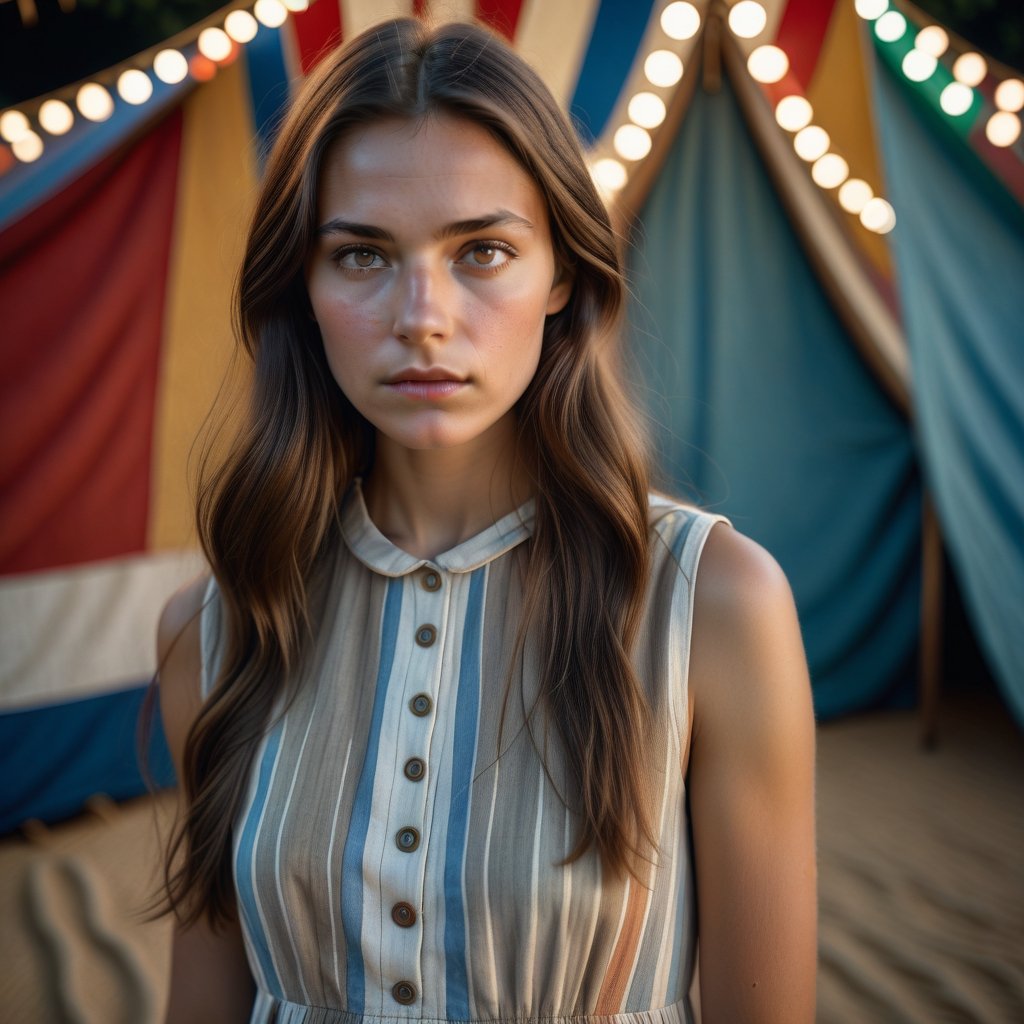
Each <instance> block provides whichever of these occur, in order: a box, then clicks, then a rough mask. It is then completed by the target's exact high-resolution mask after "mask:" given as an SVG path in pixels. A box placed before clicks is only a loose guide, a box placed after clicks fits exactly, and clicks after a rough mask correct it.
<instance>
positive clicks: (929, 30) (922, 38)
mask: <svg viewBox="0 0 1024 1024" xmlns="http://www.w3.org/2000/svg"><path fill="white" fill-rule="evenodd" d="M914 46H916V47H917V49H919V50H920V51H921V52H922V53H928V54H931V56H933V57H935V58H936V59H938V58H939V57H941V56H942V55H943V54H944V53H945V52H946V50H948V49H949V35H948V34H947V33H946V30H945V29H944V28H943V27H942V26H941V25H926V26H925V27H924V28H923V29H921V31H920V32H918V33H917V38H916V39H915V40H914Z"/></svg>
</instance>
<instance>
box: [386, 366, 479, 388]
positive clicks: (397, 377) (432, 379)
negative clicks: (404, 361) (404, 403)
mask: <svg viewBox="0 0 1024 1024" xmlns="http://www.w3.org/2000/svg"><path fill="white" fill-rule="evenodd" d="M412 382H416V383H428V384H441V383H455V384H464V383H465V378H464V377H460V376H459V375H458V374H457V373H455V372H453V371H452V370H446V369H445V368H444V367H443V366H430V367H428V368H427V369H425V370H421V369H419V368H417V367H415V366H410V367H409V368H408V369H405V370H399V371H398V373H396V374H393V375H392V376H391V377H389V378H388V380H387V383H388V384H407V383H412Z"/></svg>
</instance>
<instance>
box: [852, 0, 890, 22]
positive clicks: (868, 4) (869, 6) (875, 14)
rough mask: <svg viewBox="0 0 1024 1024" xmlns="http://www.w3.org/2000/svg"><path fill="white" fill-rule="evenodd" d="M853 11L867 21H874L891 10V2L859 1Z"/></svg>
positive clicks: (882, 0) (876, 0)
mask: <svg viewBox="0 0 1024 1024" xmlns="http://www.w3.org/2000/svg"><path fill="white" fill-rule="evenodd" d="M853 9H854V10H855V11H856V12H857V13H858V14H859V15H860V16H861V17H862V18H863V19H864V20H865V21H874V20H875V19H876V18H880V17H881V16H882V15H883V14H885V12H886V11H887V10H888V9H889V0H857V2H856V3H855V4H854V5H853Z"/></svg>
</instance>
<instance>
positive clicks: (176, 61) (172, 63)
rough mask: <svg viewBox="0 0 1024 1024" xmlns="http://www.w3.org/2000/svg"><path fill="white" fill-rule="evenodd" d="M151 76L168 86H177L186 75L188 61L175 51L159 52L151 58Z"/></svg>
mask: <svg viewBox="0 0 1024 1024" xmlns="http://www.w3.org/2000/svg"><path fill="white" fill-rule="evenodd" d="M153 74H155V75H156V77H157V78H159V79H160V81H161V82H166V83H167V84H168V85H177V84H178V82H181V81H183V80H184V78H185V76H186V75H187V74H188V61H187V60H185V55H184V54H182V53H179V52H178V51H177V50H161V51H160V52H159V53H158V54H157V55H156V56H155V57H154V58H153Z"/></svg>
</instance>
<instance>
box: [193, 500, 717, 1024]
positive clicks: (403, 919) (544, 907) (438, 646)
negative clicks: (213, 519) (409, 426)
mask: <svg viewBox="0 0 1024 1024" xmlns="http://www.w3.org/2000/svg"><path fill="white" fill-rule="evenodd" d="M650 519H651V523H652V530H653V532H654V536H655V543H654V544H653V546H652V547H653V554H652V559H653V571H652V573H651V579H650V585H649V586H650V591H649V599H648V602H647V611H646V614H645V618H644V621H643V624H642V626H641V630H640V635H639V641H638V645H637V652H638V653H637V654H636V656H635V664H636V668H637V671H638V673H639V677H640V679H641V681H642V682H643V684H644V685H645V687H646V689H647V693H648V696H649V699H650V702H651V706H652V708H653V711H654V722H655V723H656V728H655V729H654V731H653V734H652V735H651V736H650V742H649V746H648V749H649V752H650V754H651V758H650V761H649V765H650V767H649V771H648V779H647V781H648V783H649V785H650V786H651V787H652V789H653V791H654V792H655V793H656V795H657V799H656V801H655V803H654V804H653V809H654V815H655V821H654V824H655V827H656V831H657V834H658V836H659V837H660V838H659V850H658V853H657V856H656V857H655V860H654V864H653V865H652V867H651V870H650V874H649V877H648V878H647V879H646V882H647V885H646V886H644V885H639V884H637V883H636V882H635V881H632V880H629V879H628V878H617V877H612V876H610V875H609V874H608V873H606V872H602V869H601V864H600V860H599V858H598V857H597V855H596V854H595V853H594V852H593V851H591V852H589V853H588V854H586V855H584V857H583V858H582V859H581V860H578V861H576V862H574V863H573V864H571V865H569V866H566V867H558V866H556V863H557V862H558V861H560V860H561V859H562V858H563V857H564V856H565V855H566V854H567V853H568V852H569V850H570V849H571V848H572V845H573V837H574V833H575V821H574V816H573V814H572V813H571V812H570V811H569V810H567V807H566V802H565V801H563V799H562V796H561V795H560V794H567V795H568V799H569V803H570V804H572V803H573V796H572V794H571V792H570V791H569V787H568V785H567V779H568V773H567V771H566V767H565V765H564V763H563V761H562V759H561V757H560V753H559V747H558V743H557V741H556V739H555V738H554V737H551V736H549V737H547V738H546V737H545V735H544V729H543V726H542V724H541V723H542V717H541V716H534V717H533V718H532V720H531V721H530V724H527V722H526V718H527V716H526V711H527V710H528V709H529V708H530V707H531V705H532V703H533V700H534V698H535V696H536V693H537V678H538V673H537V671H536V665H535V654H536V652H535V651H533V650H531V648H530V646H529V644H528V645H527V650H526V652H525V657H524V658H523V659H522V665H521V667H520V668H519V669H517V671H516V673H515V676H514V678H513V685H512V690H511V693H512V697H511V698H510V699H509V701H508V703H507V706H506V709H505V722H504V730H503V733H502V735H501V741H500V749H499V722H500V718H501V713H502V707H503V695H504V692H505V689H504V687H505V683H506V680H507V676H508V672H507V666H508V662H509V656H510V651H511V650H512V647H513V644H514V640H515V630H516V625H517V619H518V612H519V609H520V607H521V603H520V602H521V590H520V581H521V579H522V573H523V570H524V567H525V564H526V561H525V560H526V551H527V545H526V544H524V541H526V540H527V538H528V537H529V533H530V523H531V505H530V504H529V503H528V504H527V505H524V506H523V507H522V508H520V509H519V510H517V511H516V512H513V513H511V514H510V515H508V516H505V517H504V518H503V519H501V520H499V521H498V522H497V523H495V524H494V525H493V526H491V527H490V528H488V529H487V530H485V531H484V532H483V533H481V534H479V535H477V536H476V537H473V538H471V539H470V540H467V541H465V542H464V543H462V544H460V545H458V546H457V547H455V548H453V549H452V550H450V551H448V552H446V553H445V554H443V555H439V556H438V557H437V558H434V559H432V560H424V559H421V558H416V557H414V556H412V555H410V554H408V553H406V552H404V551H402V550H400V549H399V548H397V547H395V546H394V545H393V544H392V543H391V542H390V541H389V540H387V538H385V537H384V536H383V535H382V534H381V533H380V532H379V531H378V530H377V529H376V527H375V526H374V525H373V523H372V522H371V521H370V519H369V517H368V515H367V513H366V507H365V504H364V502H363V498H362V494H361V491H360V489H359V486H358V483H357V484H356V485H354V486H353V488H352V490H351V491H350V493H349V495H348V496H347V498H346V501H345V504H344V506H343V509H342V534H343V537H344V543H343V544H339V545H338V552H337V555H336V558H337V565H336V567H335V571H334V572H333V574H332V575H331V577H330V579H331V582H330V584H329V586H328V587H327V588H326V593H325V596H324V597H323V602H322V605H321V608H322V615H321V617H320V620H319V621H320V628H319V629H318V630H317V631H316V637H315V641H314V642H313V644H312V645H311V646H312V649H311V651H310V654H309V656H308V657H307V658H306V659H305V661H304V668H303V669H302V670H301V671H302V675H301V678H300V680H299V686H298V692H297V696H296V698H295V699H294V701H293V702H292V703H291V704H290V706H289V707H288V709H287V712H286V713H285V714H284V715H283V716H279V717H278V718H277V720H276V721H274V722H273V723H272V725H271V727H270V728H269V730H268V731H267V734H266V735H265V737H264V738H263V740H262V742H261V744H260V746H259V748H258V750H257V752H256V755H255V760H254V763H253V768H252V772H251V776H250V780H249V784H248V790H247V793H246V796H245V799H244V803H243V805H242V810H241V814H240V817H239V818H238V821H237V822H236V825H235V829H234V853H233V856H234V875H235V886H236V891H237V896H238V905H239V914H240V919H241V922H242V930H243V934H244V938H245V944H246V949H247V953H248V958H249V963H250V966H251V968H252V972H253V975H254V977H255V979H256V984H257V997H256V1003H255V1007H254V1010H253V1016H252V1020H253V1021H254V1022H267V1021H281V1022H300V1021H301V1022H306V1024H313V1022H317V1024H360V1022H362V1021H364V1020H365V1021H383V1022H392V1021H395V1022H397V1021H409V1020H417V1021H487V1022H492V1021H494V1022H497V1021H502V1022H505V1021H520V1020H522V1021H525V1020H527V1019H531V1020H538V1019H540V1018H548V1019H557V1020H562V1019H565V1020H567V1019H568V1018H570V1017H573V1018H575V1017H581V1016H582V1017H594V1016H597V1017H607V1016H612V1017H615V1018H616V1021H617V1022H619V1021H621V1024H681V1022H684V1021H690V1020H692V1019H693V1015H692V1008H691V1006H690V1000H689V995H688V993H689V989H690V985H691V981H692V976H693V969H694V954H695V939H696V936H695V912H694V910H695V908H694V888H693V872H692V863H691V851H690V836H689V823H688V819H687V805H686V799H685V789H684V782H685V779H684V772H683V767H682V757H683V754H682V751H683V748H684V737H685V735H686V733H687V730H688V724H687V697H686V693H687V689H686V672H687V663H688V655H689V645H690V626H691V621H692V614H693V582H694V578H695V573H696V568H697V561H698V558H699V556H700V551H701V548H702V546H703V544H704V541H705V539H706V538H707V535H708V532H709V531H710V529H711V527H712V526H713V525H714V523H715V522H716V521H718V517H715V516H711V515H708V514H705V513H702V512H698V511H696V510H694V509H692V508H688V507H683V506H680V505H677V504H674V503H672V502H669V501H668V500H665V499H662V498H660V497H654V496H652V498H651V503H650ZM211 586H212V585H211ZM219 615H220V613H219V604H218V602H217V601H216V600H212V601H209V602H207V605H206V609H205V611H204V613H203V619H202V628H201V635H202V647H203V665H204V673H203V674H204V680H203V685H204V688H208V685H209V684H208V680H209V679H210V678H212V676H213V675H214V672H215V666H216V659H217V649H218V639H219ZM545 747H546V754H545V760H546V762H547V768H546V769H545V764H544V763H543V761H542V758H541V756H540V754H539V753H538V751H545Z"/></svg>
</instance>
